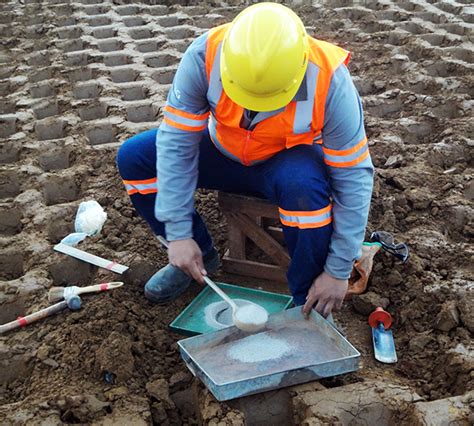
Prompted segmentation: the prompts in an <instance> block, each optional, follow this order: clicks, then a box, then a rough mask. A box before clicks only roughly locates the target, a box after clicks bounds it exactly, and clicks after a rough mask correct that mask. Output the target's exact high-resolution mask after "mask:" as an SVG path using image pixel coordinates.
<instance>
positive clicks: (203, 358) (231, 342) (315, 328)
mask: <svg viewBox="0 0 474 426" xmlns="http://www.w3.org/2000/svg"><path fill="white" fill-rule="evenodd" d="M245 339H247V340H246V341H245ZM249 339H252V342H255V344H253V345H254V348H252V345H246V347H247V350H246V352H245V353H243V354H242V356H243V358H244V361H242V359H236V358H235V356H231V355H230V354H233V353H235V347H236V345H239V348H241V347H242V342H244V344H247V343H249V342H250V340H249ZM275 339H276V340H278V341H280V342H281V341H283V342H284V343H283V344H284V346H286V347H290V348H291V350H289V351H288V352H286V353H284V354H283V355H281V356H279V357H275V358H270V359H266V360H260V361H258V362H253V361H250V362H249V361H248V358H249V357H251V356H256V357H257V358H259V352H260V353H263V352H264V353H267V354H268V351H269V349H268V345H266V346H265V347H262V345H263V344H264V342H266V341H271V342H273V341H275ZM259 341H260V342H261V343H260V346H259V344H258V342H259ZM178 345H179V348H180V351H181V356H182V358H183V360H184V362H185V363H186V365H187V367H188V368H189V369H190V370H191V372H192V373H193V374H194V375H195V376H197V377H199V378H200V379H201V380H202V381H203V382H204V384H205V385H206V386H207V388H208V389H209V390H210V391H211V392H212V393H213V395H214V396H215V397H216V398H217V399H218V400H219V401H226V400H229V399H233V398H238V397H242V396H245V395H251V394H255V393H259V392H264V391H268V390H272V389H279V388H282V387H286V386H291V385H296V384H300V383H305V382H309V381H313V380H318V379H321V378H324V377H331V376H336V375H340V374H344V373H349V372H352V371H356V370H358V368H359V360H360V353H359V352H358V351H357V350H356V349H355V348H354V347H353V346H352V345H351V344H350V343H349V342H348V341H347V340H346V339H345V338H344V336H342V334H340V333H339V332H338V331H337V330H336V328H335V327H334V326H333V325H331V324H330V323H329V322H328V321H326V320H325V319H324V318H323V317H322V316H321V315H319V314H318V313H317V312H315V311H312V312H311V315H310V317H309V319H305V318H304V317H303V314H302V313H301V306H298V307H295V308H292V309H288V310H286V311H283V312H279V313H277V314H274V315H271V316H270V318H269V321H268V324H267V327H266V329H265V330H263V331H261V332H259V333H257V334H254V335H249V334H248V333H244V332H242V331H241V330H239V329H237V327H235V326H232V327H229V328H225V329H223V330H219V331H216V332H213V333H208V334H203V335H201V336H195V337H190V338H188V339H184V340H180V341H179V342H178ZM251 354H254V355H251ZM260 358H261V357H260Z"/></svg>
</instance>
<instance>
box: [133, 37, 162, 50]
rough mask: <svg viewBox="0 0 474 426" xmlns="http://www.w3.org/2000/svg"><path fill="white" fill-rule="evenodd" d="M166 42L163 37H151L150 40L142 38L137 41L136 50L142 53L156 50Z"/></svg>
mask: <svg viewBox="0 0 474 426" xmlns="http://www.w3.org/2000/svg"><path fill="white" fill-rule="evenodd" d="M165 43H166V39H165V38H161V39H160V38H152V39H150V40H143V41H140V42H137V50H138V51H139V52H142V53H147V52H156V51H157V50H158V49H159V48H160V47H162V46H163V45H164V44H165Z"/></svg>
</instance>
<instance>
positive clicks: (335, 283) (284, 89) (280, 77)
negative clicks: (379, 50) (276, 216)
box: [117, 3, 373, 316]
mask: <svg viewBox="0 0 474 426" xmlns="http://www.w3.org/2000/svg"><path fill="white" fill-rule="evenodd" d="M348 61H349V52H347V51H346V50H343V49H342V48H340V47H337V46H335V45H333V44H330V43H327V42H324V41H320V40H317V39H314V38H312V37H310V36H309V35H308V34H307V33H306V31H305V28H304V26H303V23H302V22H301V20H300V19H299V18H298V16H297V15H296V14H295V13H294V12H293V11H291V10H290V9H288V8H287V7H285V6H282V5H280V4H275V3H259V4H256V5H253V6H251V7H248V8H247V9H245V10H244V11H243V12H242V13H240V14H239V15H238V16H237V17H236V18H235V19H234V21H233V22H232V23H230V24H226V25H222V26H219V27H216V28H213V29H211V30H210V31H209V32H207V33H205V34H203V35H202V36H200V37H198V38H197V39H196V40H195V41H194V42H193V43H192V44H191V46H190V47H189V48H188V49H187V51H186V53H185V54H184V56H183V58H182V60H181V63H180V64H179V67H178V70H177V73H176V76H175V78H174V81H173V85H172V87H171V90H170V92H169V95H168V99H167V102H166V106H165V107H164V109H163V115H164V118H163V122H162V123H161V125H160V127H159V129H158V130H150V131H147V132H144V133H141V134H138V135H137V136H135V137H132V138H131V139H129V140H127V141H125V142H124V143H123V145H122V146H121V148H120V150H119V153H118V156H117V164H118V169H119V171H120V174H121V176H122V178H123V182H124V184H125V187H126V190H127V192H128V194H129V195H130V198H131V201H132V203H133V205H134V207H135V208H136V210H137V211H138V213H139V214H140V215H141V216H142V217H144V218H145V219H146V221H147V222H148V223H149V225H150V227H151V229H152V230H153V232H154V233H155V234H156V235H162V236H164V237H165V238H166V239H167V240H168V241H169V242H170V244H169V250H168V256H169V264H168V265H167V266H165V267H164V268H162V269H161V270H159V271H158V272H156V273H155V275H153V276H152V277H151V278H150V280H149V281H148V282H147V283H146V285H145V296H146V297H147V298H148V299H149V300H150V301H152V302H155V303H164V302H168V301H170V300H173V299H174V298H176V297H178V296H179V295H180V294H182V293H183V292H184V291H185V290H186V289H187V288H188V286H189V285H190V283H191V281H192V279H194V280H196V281H198V282H201V283H202V282H203V275H206V274H209V273H212V272H214V271H215V270H216V269H217V267H218V264H219V260H218V255H217V251H216V250H215V248H214V246H213V242H212V239H211V237H210V235H209V233H208V231H207V229H206V226H205V224H204V222H203V220H202V218H201V217H200V216H199V215H198V214H197V213H196V211H195V210H194V204H193V203H194V201H193V196H194V192H195V190H196V188H207V189H214V190H223V191H227V192H233V193H243V194H249V195H254V196H259V197H263V198H266V199H267V200H269V201H270V202H272V203H274V204H276V205H278V207H279V211H280V218H281V224H282V227H283V231H284V236H285V239H286V244H287V246H288V250H289V254H290V256H291V264H290V267H289V269H288V274H287V277H288V284H289V288H290V291H291V293H292V295H293V296H294V300H295V303H296V304H298V305H304V308H303V309H304V312H305V313H309V311H310V309H311V308H313V307H315V308H316V310H317V311H318V312H320V313H321V314H323V315H325V316H327V315H329V313H330V312H331V311H333V310H335V309H339V308H340V307H341V305H342V303H343V299H344V295H345V294H346V291H347V287H348V278H349V276H350V274H351V271H352V267H353V263H354V261H355V260H356V259H357V258H358V256H359V251H360V247H361V243H362V241H363V238H364V233H365V227H366V223H367V216H368V211H369V205H370V198H371V193H372V184H373V166H372V162H371V159H370V156H369V150H368V144H367V138H366V135H365V130H364V124H363V113H362V107H361V102H360V99H359V96H358V94H357V91H356V89H355V87H354V84H353V82H352V80H351V77H350V75H349V72H348V70H347V67H346V65H347V63H348Z"/></svg>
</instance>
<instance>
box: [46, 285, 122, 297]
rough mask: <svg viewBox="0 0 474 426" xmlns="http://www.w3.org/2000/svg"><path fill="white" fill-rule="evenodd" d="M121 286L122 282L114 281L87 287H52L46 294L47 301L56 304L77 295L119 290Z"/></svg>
mask: <svg viewBox="0 0 474 426" xmlns="http://www.w3.org/2000/svg"><path fill="white" fill-rule="evenodd" d="M122 286H123V282H121V281H114V282H110V283H102V284H96V285H90V286H88V287H77V286H69V287H52V288H50V289H49V292H48V300H49V301H50V302H56V301H58V300H62V299H66V298H68V297H71V296H73V295H79V294H83V293H96V292H99V291H106V290H112V289H114V288H119V287H122Z"/></svg>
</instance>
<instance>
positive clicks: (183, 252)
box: [168, 238, 207, 284]
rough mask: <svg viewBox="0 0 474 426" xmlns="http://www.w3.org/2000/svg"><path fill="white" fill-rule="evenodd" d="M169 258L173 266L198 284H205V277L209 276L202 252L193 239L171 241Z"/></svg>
mask: <svg viewBox="0 0 474 426" xmlns="http://www.w3.org/2000/svg"><path fill="white" fill-rule="evenodd" d="M168 258H169V262H170V263H171V265H173V266H176V267H177V268H179V269H181V270H182V271H183V272H184V273H186V274H188V275H189V276H190V277H192V278H194V279H195V280H196V281H197V282H199V283H201V284H203V283H204V277H203V276H204V275H207V272H206V270H205V269H204V262H203V259H202V252H201V249H200V248H199V246H198V245H197V243H196V241H194V240H193V239H192V238H189V239H187V240H176V241H170V242H169V246H168Z"/></svg>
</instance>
